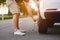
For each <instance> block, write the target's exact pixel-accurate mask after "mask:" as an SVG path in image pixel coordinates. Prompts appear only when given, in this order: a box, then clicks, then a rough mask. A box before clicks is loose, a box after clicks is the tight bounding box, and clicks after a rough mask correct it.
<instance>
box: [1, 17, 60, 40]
mask: <svg viewBox="0 0 60 40" xmlns="http://www.w3.org/2000/svg"><path fill="white" fill-rule="evenodd" d="M19 27H20V29H22V30H25V31H26V32H25V33H26V35H25V36H20V35H14V34H13V32H14V30H13V23H12V19H11V20H3V21H0V40H60V26H57V27H54V28H49V29H48V33H47V34H39V33H38V26H37V24H36V23H35V24H34V22H33V21H32V19H31V18H30V17H28V18H21V19H19Z"/></svg>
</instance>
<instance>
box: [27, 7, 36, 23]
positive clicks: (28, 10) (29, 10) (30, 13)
mask: <svg viewBox="0 0 60 40" xmlns="http://www.w3.org/2000/svg"><path fill="white" fill-rule="evenodd" d="M26 8H27V12H28V14H29V16H30V17H31V18H32V20H33V21H34V22H35V21H36V19H35V18H34V15H33V12H32V9H31V7H30V6H26Z"/></svg>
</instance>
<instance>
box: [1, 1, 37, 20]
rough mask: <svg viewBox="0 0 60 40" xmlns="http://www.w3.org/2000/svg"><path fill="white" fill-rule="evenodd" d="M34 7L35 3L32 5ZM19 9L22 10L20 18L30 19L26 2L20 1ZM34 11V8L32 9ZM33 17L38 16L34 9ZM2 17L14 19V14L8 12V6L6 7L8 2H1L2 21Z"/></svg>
mask: <svg viewBox="0 0 60 40" xmlns="http://www.w3.org/2000/svg"><path fill="white" fill-rule="evenodd" d="M31 4H32V5H31V6H33V5H34V3H31ZM18 5H19V8H20V14H21V15H20V18H25V17H28V16H29V15H28V12H27V9H26V7H25V5H24V2H23V1H22V0H19V2H18ZM31 9H32V8H31ZM32 12H33V15H37V11H36V10H34V9H32ZM2 17H4V20H5V19H12V13H10V11H8V6H7V5H6V0H0V20H2Z"/></svg>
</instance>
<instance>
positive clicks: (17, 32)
mask: <svg viewBox="0 0 60 40" xmlns="http://www.w3.org/2000/svg"><path fill="white" fill-rule="evenodd" d="M14 35H22V36H23V35H25V33H22V32H21V31H19V30H17V31H16V32H14Z"/></svg>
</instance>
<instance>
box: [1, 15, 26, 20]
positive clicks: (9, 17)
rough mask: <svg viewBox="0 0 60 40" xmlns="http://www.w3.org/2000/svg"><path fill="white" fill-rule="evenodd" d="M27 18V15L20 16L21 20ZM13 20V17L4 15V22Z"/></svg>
mask: <svg viewBox="0 0 60 40" xmlns="http://www.w3.org/2000/svg"><path fill="white" fill-rule="evenodd" d="M25 17H27V15H26V16H20V18H25ZM12 18H13V16H12V15H4V20H8V19H12ZM0 20H2V16H1V15H0Z"/></svg>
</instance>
